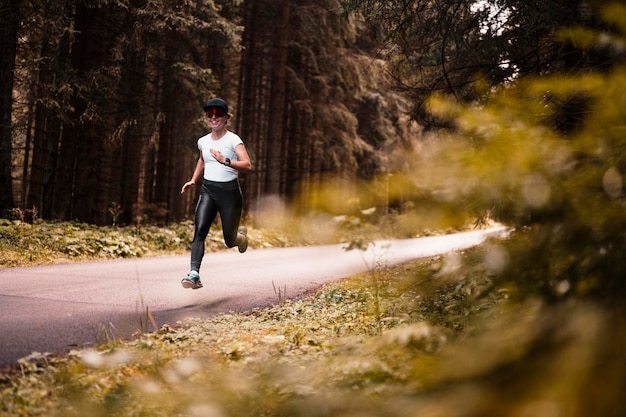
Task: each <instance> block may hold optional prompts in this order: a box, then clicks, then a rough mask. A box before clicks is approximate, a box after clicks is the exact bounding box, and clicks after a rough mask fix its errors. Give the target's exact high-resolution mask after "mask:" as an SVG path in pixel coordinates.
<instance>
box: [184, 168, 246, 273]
mask: <svg viewBox="0 0 626 417" xmlns="http://www.w3.org/2000/svg"><path fill="white" fill-rule="evenodd" d="M242 206H243V197H242V195H241V189H240V188H239V182H237V180H233V181H229V182H214V181H208V180H204V182H203V183H202V191H201V192H200V197H199V198H198V204H197V205H196V219H195V222H196V230H195V233H194V236H193V242H192V243H191V270H192V271H200V264H201V263H202V258H203V257H204V241H205V239H206V237H207V235H208V234H209V229H210V228H211V225H212V224H213V221H214V220H215V217H216V216H217V213H219V214H220V219H221V220H222V231H223V233H224V243H225V244H226V246H228V247H229V248H232V247H233V246H235V245H236V244H237V229H238V228H239V221H240V220H241V209H242Z"/></svg>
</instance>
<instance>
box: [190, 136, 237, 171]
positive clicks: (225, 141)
mask: <svg viewBox="0 0 626 417" xmlns="http://www.w3.org/2000/svg"><path fill="white" fill-rule="evenodd" d="M242 143H243V141H242V140H241V138H240V137H239V136H238V135H237V134H235V133H233V132H231V131H227V132H226V134H225V135H224V136H222V137H221V138H219V139H218V140H213V139H211V134H210V133H209V134H208V135H205V136H202V137H201V138H200V139H198V149H199V150H200V152H202V158H204V179H206V180H209V181H215V182H228V181H232V180H234V179H236V178H237V170H236V169H235V168H231V167H228V166H226V165H223V164H220V163H219V162H217V160H216V159H215V158H214V157H213V155H211V149H215V150H217V151H220V152H221V153H222V155H224V158H229V159H230V160H231V161H237V160H238V159H237V154H236V153H235V147H236V146H237V145H240V144H242Z"/></svg>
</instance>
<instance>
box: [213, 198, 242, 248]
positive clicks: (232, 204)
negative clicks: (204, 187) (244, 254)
mask: <svg viewBox="0 0 626 417" xmlns="http://www.w3.org/2000/svg"><path fill="white" fill-rule="evenodd" d="M242 208H243V197H242V195H241V190H240V189H239V188H237V189H235V190H224V191H223V193H222V194H221V196H220V203H219V213H220V218H221V219H222V232H223V233H224V243H225V244H226V246H227V247H229V248H232V247H234V246H237V245H238V244H239V243H240V242H238V240H237V229H238V228H239V222H240V221H241V211H242Z"/></svg>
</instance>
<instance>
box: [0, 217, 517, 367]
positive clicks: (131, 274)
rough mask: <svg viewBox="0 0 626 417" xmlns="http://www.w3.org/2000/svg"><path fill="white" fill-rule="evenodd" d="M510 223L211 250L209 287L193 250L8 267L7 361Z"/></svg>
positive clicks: (245, 301) (265, 297)
mask: <svg viewBox="0 0 626 417" xmlns="http://www.w3.org/2000/svg"><path fill="white" fill-rule="evenodd" d="M505 231H506V229H505V228H503V227H498V228H492V229H488V230H480V231H475V232H467V233H460V234H454V235H447V236H435V237H425V238H417V239H406V240H388V241H379V242H376V244H375V245H373V246H370V248H369V249H368V250H367V251H365V252H363V251H360V250H352V251H345V250H344V249H343V247H344V246H345V245H327V246H314V247H298V248H280V249H262V250H248V252H246V253H245V254H244V255H242V254H240V253H238V252H237V251H229V252H219V253H207V255H206V256H205V258H204V262H203V265H202V271H201V275H202V282H203V284H204V288H202V289H199V290H189V289H184V288H182V286H181V285H180V280H181V278H183V276H184V275H185V274H186V272H187V269H188V266H189V256H188V255H184V256H173V257H158V258H138V259H128V260H117V261H103V262H88V263H72V264H63V265H51V266H38V267H26V268H6V269H0V368H2V367H6V366H12V365H14V364H15V363H16V361H17V360H18V359H19V358H21V357H24V356H26V355H29V354H30V353H32V352H57V353H61V352H67V351H69V350H71V349H80V348H85V347H88V346H90V345H94V344H97V343H100V342H102V341H103V340H106V338H111V337H122V338H124V337H128V336H130V335H131V334H132V333H134V332H136V331H137V330H146V331H152V330H154V328H153V324H152V322H151V320H149V318H148V315H147V314H146V311H147V310H149V311H150V313H151V315H152V316H153V318H154V320H155V323H156V325H157V326H158V327H160V326H162V325H164V324H170V325H174V324H176V322H177V321H178V320H181V319H184V318H187V317H200V318H203V317H208V316H212V315H215V314H218V313H223V312H237V311H247V310H251V309H253V308H256V307H264V306H268V305H271V304H273V303H276V302H277V301H278V295H277V294H276V291H277V290H278V289H279V288H280V291H281V295H282V292H283V291H285V290H286V296H287V297H288V298H293V297H297V296H299V295H302V294H304V293H306V292H308V291H311V290H314V289H316V288H318V287H319V286H320V285H322V284H323V283H325V282H329V281H335V280H339V279H342V278H345V277H348V276H350V275H353V274H356V273H360V272H363V271H367V270H368V269H370V268H372V267H373V266H376V265H387V266H392V265H396V264H400V263H403V262H407V261H409V260H411V259H416V258H420V257H429V256H435V255H438V254H442V253H446V252H449V251H454V250H460V249H465V248H468V247H471V246H474V245H477V244H479V243H481V242H483V241H484V240H485V239H486V237H488V236H490V235H498V234H500V233H504V232H505Z"/></svg>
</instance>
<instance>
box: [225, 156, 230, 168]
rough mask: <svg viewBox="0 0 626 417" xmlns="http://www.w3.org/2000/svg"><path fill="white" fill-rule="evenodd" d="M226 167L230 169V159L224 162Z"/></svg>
mask: <svg viewBox="0 0 626 417" xmlns="http://www.w3.org/2000/svg"><path fill="white" fill-rule="evenodd" d="M224 165H226V166H227V167H229V166H230V158H226V159H225V160H224Z"/></svg>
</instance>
